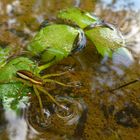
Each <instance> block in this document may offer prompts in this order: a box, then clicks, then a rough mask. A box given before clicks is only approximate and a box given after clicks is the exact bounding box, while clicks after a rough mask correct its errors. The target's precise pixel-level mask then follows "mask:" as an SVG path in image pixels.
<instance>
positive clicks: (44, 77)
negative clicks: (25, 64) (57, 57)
mask: <svg viewBox="0 0 140 140" xmlns="http://www.w3.org/2000/svg"><path fill="white" fill-rule="evenodd" d="M66 73H67V72H62V73H53V74H46V75H44V76H42V77H41V78H43V79H46V78H49V77H56V76H62V75H64V74H66Z"/></svg>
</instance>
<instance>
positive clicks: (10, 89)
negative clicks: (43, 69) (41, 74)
mask: <svg viewBox="0 0 140 140" xmlns="http://www.w3.org/2000/svg"><path fill="white" fill-rule="evenodd" d="M34 68H35V64H34V62H32V61H31V60H29V59H28V58H25V57H18V58H15V59H13V60H11V61H10V62H9V63H8V64H6V65H5V66H4V67H2V68H1V69H0V73H1V74H0V98H1V99H2V102H3V106H4V108H5V109H14V110H15V111H17V110H18V109H19V108H20V106H21V105H23V103H24V102H26V103H27V99H28V97H27V94H28V93H29V92H30V91H31V88H30V87H28V86H26V85H24V86H23V83H22V82H21V81H19V80H18V79H17V75H16V72H17V71H18V70H30V71H34Z"/></svg>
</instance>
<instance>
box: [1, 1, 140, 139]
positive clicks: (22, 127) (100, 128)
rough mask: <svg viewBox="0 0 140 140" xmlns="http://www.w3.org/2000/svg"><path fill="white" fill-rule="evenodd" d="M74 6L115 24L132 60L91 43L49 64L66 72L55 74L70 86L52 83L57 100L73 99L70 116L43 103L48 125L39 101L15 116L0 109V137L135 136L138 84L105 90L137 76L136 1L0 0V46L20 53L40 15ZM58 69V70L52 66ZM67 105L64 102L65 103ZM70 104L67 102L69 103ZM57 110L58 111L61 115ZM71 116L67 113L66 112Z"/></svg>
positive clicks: (139, 19) (139, 121) (139, 31)
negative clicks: (106, 54)
mask: <svg viewBox="0 0 140 140" xmlns="http://www.w3.org/2000/svg"><path fill="white" fill-rule="evenodd" d="M71 6H77V7H80V8H82V9H85V10H87V11H89V12H92V13H94V14H96V15H97V16H99V17H101V18H102V19H104V20H106V21H108V22H110V23H112V24H114V25H116V26H117V28H119V29H120V30H121V31H122V33H123V35H124V38H125V40H126V47H127V48H128V49H129V50H130V51H131V53H132V56H131V61H130V62H129V61H128V60H126V59H123V58H121V59H120V58H119V59H117V64H116V63H114V61H113V60H108V59H106V58H102V57H101V56H99V54H98V53H97V52H96V50H95V48H94V46H93V45H91V43H90V42H89V43H88V45H87V48H86V49H85V50H83V51H82V52H80V53H78V54H76V55H75V56H71V57H68V58H66V59H65V60H64V61H62V62H61V63H59V64H57V65H55V66H53V67H51V68H49V69H48V70H47V73H56V72H64V71H69V73H68V74H66V75H64V76H62V77H61V76H60V77H58V78H57V79H58V80H59V81H63V82H64V83H72V84H74V85H75V87H74V88H68V87H64V88H62V87H61V86H56V85H50V89H49V90H50V92H51V93H53V92H54V93H55V95H59V97H58V100H60V101H61V102H63V103H65V102H68V103H70V104H72V111H73V113H72V116H70V115H71V114H66V115H67V117H64V118H63V119H62V118H61V117H62V116H63V114H61V112H60V111H57V113H58V114H57V113H54V112H53V110H54V106H53V105H48V104H47V103H46V100H47V99H46V98H45V97H43V104H44V109H45V113H46V118H47V126H44V125H43V124H42V123H41V121H40V112H39V105H38V100H37V99H36V97H32V98H31V100H30V107H28V109H24V110H23V111H22V113H21V115H20V117H19V116H16V114H15V113H14V112H12V111H6V110H2V107H1V110H0V140H139V139H140V133H139V132H140V94H139V91H140V83H139V82H136V83H134V84H131V85H129V86H125V87H123V88H120V89H118V90H115V91H112V92H109V91H108V89H113V88H117V87H119V86H120V85H123V84H125V83H127V82H130V81H133V80H135V79H137V78H139V77H140V40H139V36H140V14H139V13H140V1H139V0H127V1H126V0H102V1H95V0H75V1H74V0H69V1H66V0H46V1H45V0H31V1H28V0H20V1H18V0H4V1H0V30H1V32H0V45H1V46H5V45H7V44H10V45H11V46H13V47H15V48H17V50H16V54H18V53H20V52H21V51H22V50H23V49H24V48H25V47H26V45H27V44H28V42H29V41H30V39H31V38H32V36H33V35H34V34H35V33H36V32H37V31H38V28H39V25H40V24H41V22H42V21H43V20H44V19H52V18H54V17H55V15H56V13H57V12H58V11H59V10H61V9H63V8H67V7H71ZM56 70H57V71H56ZM67 105H68V104H67ZM68 106H69V105H68ZM59 115H62V116H61V117H60V116H59ZM68 116H70V117H68Z"/></svg>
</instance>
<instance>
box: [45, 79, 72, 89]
mask: <svg viewBox="0 0 140 140" xmlns="http://www.w3.org/2000/svg"><path fill="white" fill-rule="evenodd" d="M44 82H45V83H46V82H48V83H49V82H52V83H56V84H58V85H61V86H65V87H72V85H66V84H64V83H62V82H59V81H56V80H52V79H44Z"/></svg>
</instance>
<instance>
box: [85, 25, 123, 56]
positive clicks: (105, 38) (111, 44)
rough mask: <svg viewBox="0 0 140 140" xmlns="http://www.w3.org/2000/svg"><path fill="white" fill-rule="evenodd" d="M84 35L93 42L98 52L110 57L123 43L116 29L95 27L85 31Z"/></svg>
mask: <svg viewBox="0 0 140 140" xmlns="http://www.w3.org/2000/svg"><path fill="white" fill-rule="evenodd" d="M85 34H86V36H87V37H88V38H89V39H90V40H91V41H92V42H93V44H94V45H95V47H96V48H97V51H98V53H100V54H101V55H102V56H105V55H108V56H110V57H112V53H113V52H114V51H115V50H116V49H117V48H119V47H121V46H123V45H124V40H123V38H122V36H121V35H120V33H119V32H118V31H117V30H111V29H109V28H106V27H96V28H94V29H92V30H89V31H86V33H85Z"/></svg>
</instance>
